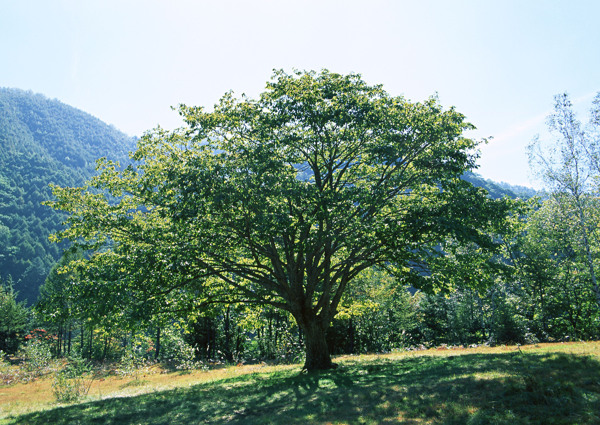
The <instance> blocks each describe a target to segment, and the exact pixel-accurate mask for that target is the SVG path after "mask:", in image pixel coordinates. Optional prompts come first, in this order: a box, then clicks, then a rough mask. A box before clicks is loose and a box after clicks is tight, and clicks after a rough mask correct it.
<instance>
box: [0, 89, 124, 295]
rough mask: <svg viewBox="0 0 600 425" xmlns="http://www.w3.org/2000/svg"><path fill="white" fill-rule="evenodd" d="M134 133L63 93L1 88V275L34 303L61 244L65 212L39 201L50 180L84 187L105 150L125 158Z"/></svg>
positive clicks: (108, 154)
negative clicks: (56, 237) (57, 235)
mask: <svg viewBox="0 0 600 425" xmlns="http://www.w3.org/2000/svg"><path fill="white" fill-rule="evenodd" d="M134 147H135V141H134V139H132V138H130V137H128V136H126V135H125V134H123V133H121V132H120V131H118V130H116V129H115V128H114V127H112V126H109V125H107V124H105V123H103V122H102V121H100V120H99V119H97V118H95V117H93V116H91V115H89V114H87V113H85V112H83V111H80V110H78V109H75V108H73V107H71V106H68V105H65V104H64V103H61V102H59V101H58V100H51V99H48V98H46V97H44V96H42V95H40V94H34V93H32V92H26V91H23V90H18V89H9V88H0V277H1V278H2V279H4V280H6V279H7V278H8V277H9V276H10V277H11V278H12V280H13V281H14V282H15V288H16V289H17V291H19V297H20V298H21V299H26V300H27V301H28V302H30V303H31V302H33V301H35V299H36V298H37V295H38V288H39V286H40V285H41V284H42V283H43V282H44V280H45V278H46V275H47V274H48V271H49V270H50V268H51V267H52V265H53V264H54V263H55V262H56V260H58V258H60V255H61V254H62V252H61V250H62V249H61V247H59V246H57V245H56V244H53V243H50V242H49V241H48V235H49V234H50V233H52V232H54V231H56V230H57V229H58V228H59V227H60V223H61V221H62V218H61V215H60V214H59V213H57V212H55V211H53V210H52V209H51V208H49V207H45V206H43V205H41V202H42V201H45V200H48V199H50V197H51V191H50V188H49V186H48V185H49V184H50V183H54V184H57V185H60V186H80V185H82V184H83V183H84V182H85V181H86V180H87V179H88V178H89V177H91V176H92V174H93V173H94V170H95V161H96V159H97V158H100V157H104V156H105V157H108V158H110V159H114V160H119V161H125V160H127V152H128V151H130V150H132V149H133V148H134Z"/></svg>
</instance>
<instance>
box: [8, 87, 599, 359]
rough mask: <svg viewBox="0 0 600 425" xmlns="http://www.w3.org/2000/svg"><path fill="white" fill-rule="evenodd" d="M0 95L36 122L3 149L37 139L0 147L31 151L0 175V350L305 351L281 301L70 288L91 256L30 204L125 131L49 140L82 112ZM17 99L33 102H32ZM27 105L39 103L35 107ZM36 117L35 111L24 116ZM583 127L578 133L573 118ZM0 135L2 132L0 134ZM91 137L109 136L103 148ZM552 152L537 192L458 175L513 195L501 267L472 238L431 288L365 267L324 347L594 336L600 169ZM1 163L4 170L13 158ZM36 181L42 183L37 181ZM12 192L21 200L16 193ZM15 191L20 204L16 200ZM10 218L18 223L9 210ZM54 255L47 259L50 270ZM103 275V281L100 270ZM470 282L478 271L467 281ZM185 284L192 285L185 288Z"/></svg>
mask: <svg viewBox="0 0 600 425" xmlns="http://www.w3.org/2000/svg"><path fill="white" fill-rule="evenodd" d="M0 93H3V95H4V96H5V97H6V96H8V95H7V93H8V94H9V95H11V96H13V97H20V98H22V99H21V100H20V102H21V103H22V104H27V105H29V106H28V107H30V108H32V109H33V110H34V112H31V113H25V112H23V111H21V112H19V114H20V115H15V114H16V112H14V111H15V110H16V109H15V107H14V106H11V108H12V109H11V110H12V111H13V112H12V114H13V115H14V116H15V117H16V116H18V117H19V120H21V121H22V120H24V118H23V117H24V116H29V117H36V118H35V119H37V120H38V121H37V123H38V124H37V125H38V127H35V126H34V125H33V124H32V123H31V122H32V121H29V124H27V127H23V125H22V124H20V125H21V127H18V128H21V129H23V128H27V129H28V130H27V131H29V133H27V131H24V134H26V135H27V134H28V135H27V136H19V137H20V138H16V139H14V140H16V141H19V140H22V141H23V142H22V143H21V142H18V143H15V142H14V141H13V142H11V143H8V142H7V143H6V144H5V143H4V140H3V147H8V146H17V145H19V144H20V143H21V144H22V145H23V146H25V145H27V144H28V143H29V146H36V147H35V148H32V149H33V151H32V152H29V156H27V155H28V154H25V153H20V154H19V153H17V154H15V155H12V154H11V153H10V152H9V150H8V149H6V150H5V152H2V158H3V159H2V160H3V161H6V164H10V163H11V162H10V161H13V162H14V161H17V160H16V159H14V157H15V156H16V157H18V158H21V157H22V160H23V161H25V159H26V158H29V159H32V161H30V162H27V161H25V162H27V164H28V166H27V167H25V165H24V164H25V162H23V163H22V165H21V168H18V167H17V170H21V171H15V172H14V175H11V176H10V179H9V176H8V175H7V176H6V177H5V180H6V181H7V182H8V183H7V186H6V187H7V190H6V192H5V193H6V195H5V196H6V203H5V202H4V199H3V200H2V202H3V204H2V207H3V208H6V212H7V213H6V214H5V215H3V216H1V217H2V220H3V223H4V226H5V227H6V228H7V235H8V236H7V238H9V239H8V240H10V241H14V242H11V243H12V245H11V243H9V244H7V245H2V246H4V247H6V248H5V249H6V250H8V249H9V248H8V247H11V246H12V248H10V250H9V251H7V253H5V254H3V255H4V257H2V259H3V261H5V264H10V265H7V266H4V265H3V268H2V270H3V277H2V278H3V283H2V285H1V286H0V350H3V351H4V352H9V353H14V352H16V351H17V350H18V348H19V345H23V344H25V346H27V345H32V344H38V343H39V344H46V345H47V346H48V347H50V348H51V350H52V352H53V354H54V355H55V356H65V355H80V356H82V357H84V358H89V359H96V360H106V359H117V360H118V359H123V358H138V359H157V360H163V361H171V362H175V363H178V364H183V365H185V364H189V363H190V362H194V361H198V360H200V361H211V362H214V361H228V362H253V361H283V362H292V361H299V360H300V359H301V358H302V356H303V350H304V348H303V347H304V345H305V342H306V341H305V335H304V332H303V331H302V329H301V328H299V326H298V324H297V323H296V321H295V320H294V318H293V317H292V316H291V315H290V314H289V313H287V312H285V311H282V310H280V309H276V308H272V307H271V306H268V305H262V306H257V305H256V304H250V303H208V304H206V305H204V306H203V308H202V309H201V310H198V309H195V308H190V307H189V306H188V305H187V304H186V303H192V302H193V300H186V299H184V300H183V301H181V300H180V301H178V303H180V304H177V305H175V307H174V309H173V310H172V311H170V312H169V313H166V312H162V311H158V310H156V312H155V313H154V314H153V313H152V311H151V310H149V309H150V307H148V308H147V309H145V310H144V311H143V314H142V313H140V311H138V310H136V309H137V308H139V307H138V306H133V305H129V304H128V303H127V302H124V303H122V304H123V306H124V307H123V308H121V309H119V310H118V311H117V312H115V311H114V310H110V309H107V308H106V307H105V306H103V305H102V303H103V302H104V303H111V302H114V303H116V304H119V305H121V304H120V302H119V298H120V297H128V296H129V295H128V293H127V292H123V293H121V292H118V293H114V294H110V297H111V299H112V301H111V299H106V298H105V299H104V300H101V299H98V296H97V294H96V298H95V301H94V304H93V305H90V299H94V297H93V296H90V294H85V293H83V292H78V291H85V290H86V289H85V287H78V286H77V285H74V284H73V283H74V282H77V281H79V280H81V279H89V278H90V277H89V276H87V275H86V276H85V277H83V276H81V275H79V274H78V272H77V268H76V267H68V266H69V264H76V263H77V262H79V261H81V262H85V261H86V258H87V256H88V255H89V254H88V253H86V252H84V251H81V250H78V249H68V250H67V251H65V253H64V255H62V257H61V255H60V248H62V247H65V246H66V245H62V246H61V245H46V244H45V243H42V242H41V238H39V237H37V236H39V235H45V237H47V235H48V234H49V233H51V232H55V231H56V230H57V229H58V226H59V222H60V221H61V216H60V214H59V213H57V212H55V211H53V210H52V209H50V208H48V207H44V206H40V205H37V206H35V207H34V206H33V202H34V201H35V200H39V201H40V202H41V201H43V200H47V199H49V197H50V194H49V192H48V191H47V189H46V186H47V184H48V183H49V182H52V183H56V184H58V185H59V186H67V187H68V186H78V185H81V184H82V183H83V181H85V180H87V179H89V176H90V175H91V174H88V173H91V170H92V168H86V167H92V165H91V164H93V162H94V160H95V159H96V158H98V157H100V156H105V155H106V152H107V150H108V149H109V148H110V151H111V152H115V145H110V144H107V143H108V142H106V140H110V143H114V142H115V141H118V143H117V145H118V146H119V147H120V148H119V149H122V150H120V151H117V153H119V154H120V155H121V158H123V157H124V155H125V153H126V152H127V150H128V146H129V147H130V145H128V143H130V142H131V141H130V140H129V139H127V138H125V137H124V136H122V135H120V136H119V134H120V133H111V132H114V131H115V130H113V129H111V128H109V127H103V126H102V125H101V126H100V127H101V128H104V129H105V130H106V129H107V128H108V133H109V134H110V137H109V136H107V134H106V133H101V132H100V130H97V129H95V128H94V129H91V128H90V129H88V130H89V132H90V133H92V134H98V133H97V132H100V133H101V135H97V136H95V137H96V138H95V139H90V140H92V141H88V142H84V143H82V142H80V141H78V142H77V143H75V144H74V147H73V152H72V154H69V153H70V148H69V146H70V144H69V143H67V145H66V146H67V147H65V145H61V146H62V147H58V146H55V144H57V143H58V142H59V141H62V142H60V143H65V142H64V140H71V139H72V138H75V139H76V138H77V137H81V134H83V133H85V131H80V132H79V133H77V134H75V133H74V132H73V131H74V130H69V131H71V132H70V133H68V132H67V134H65V133H64V131H66V130H61V131H58V130H52V129H53V128H61V129H64V128H70V129H73V128H77V127H76V126H77V125H79V124H75V123H73V124H69V125H67V124H64V123H63V124H61V125H62V127H61V126H59V125H58V124H49V125H48V128H49V130H42V129H44V128H45V126H44V125H42V124H40V122H41V121H40V120H41V118H40V117H42V116H44V117H47V116H52V117H54V118H51V119H50V121H51V123H52V122H56V121H59V120H58V118H56V117H55V116H54V112H50V111H51V110H53V109H52V108H53V107H57V105H58V106H59V109H60V108H63V107H64V105H63V106H60V105H61V104H57V103H56V102H54V101H48V100H47V99H45V98H43V97H40V96H34V95H31V94H26V93H24V92H19V91H3V92H0ZM17 95H18V96H17ZM23 99H33V100H29V101H27V102H29V103H27V102H26V101H25V100H23ZM3 102H4V103H2V105H4V106H3V107H5V108H8V106H6V105H8V101H6V100H4V101H3ZM569 107H570V104H569V103H568V99H567V100H566V101H565V100H564V99H563V103H562V104H559V103H558V100H557V105H556V108H557V114H559V113H565V112H568V111H569ZM36 108H38V109H40V108H41V110H42V111H45V112H39V113H38V112H35V110H36ZM561 108H562V109H561ZM64 109H65V110H66V111H68V112H69V113H70V114H71V116H72V119H73V120H74V122H78V121H80V120H81V119H82V118H85V119H87V120H92V121H94V119H93V118H91V117H89V116H87V115H85V114H82V115H78V114H79V113H78V112H77V113H75V112H73V110H72V109H70V108H68V107H64ZM23 110H25V108H24V109H23ZM63 113H65V112H63ZM35 119H34V118H30V120H33V121H35ZM573 119H574V117H573ZM21 121H20V122H21ZM7 122H8V121H1V122H0V124H1V125H5V126H7V125H8V124H6V123H7ZM13 122H16V119H13ZM94 122H95V121H94ZM574 123H576V121H571V122H563V121H560V122H557V121H554V125H555V130H557V132H558V133H559V135H560V133H561V129H564V128H565V126H568V125H571V128H572V126H573V125H574ZM90 125H92V124H90ZM561 126H562V127H561ZM32 128H38V130H36V131H37V132H32V130H31V129H32ZM578 128H579V130H580V131H583V130H581V128H582V127H578ZM15 131H16V130H11V131H6V132H5V133H4V134H13V133H15ZM41 134H45V135H44V136H41ZM47 134H50V136H48V135H47ZM0 137H3V136H2V133H0ZM40 137H42V139H43V140H52V143H50V142H48V143H47V147H46V148H44V149H42V147H43V146H44V144H43V143H42V144H35V145H34V144H32V140H37V139H38V138H40ZM44 137H46V139H44ZM586 137H587V136H586ZM584 139H585V138H582V139H581V140H582V141H583V140H584ZM94 140H95V142H94ZM586 140H588V141H589V140H590V139H586ZM98 145H102V146H104V148H102V149H104V150H102V149H101V148H99V147H98ZM50 146H54V147H52V148H51V147H50ZM90 146H94V148H93V149H92V148H90ZM537 148H539V146H537V145H535V144H532V147H531V152H532V158H533V159H535V158H539V156H536V155H538V154H539V153H540V152H539V149H538V150H536V149H537ZM13 150H14V148H13ZM103 152H104V154H102V153H103ZM35 158H38V159H37V160H39V159H40V158H43V159H44V160H45V161H49V162H48V163H52V164H62V165H61V167H64V169H65V170H71V171H68V172H67V171H65V176H62V177H60V178H59V176H58V174H60V173H62V171H61V170H63V168H58V165H53V166H51V167H48V170H52V169H55V170H58V171H56V173H57V175H56V176H52V175H50V176H48V173H49V171H44V174H43V176H39V177H36V178H34V177H32V176H31V174H27V173H31V172H32V170H34V169H35V170H38V171H39V170H40V169H41V168H35V167H32V165H31V164H36V162H35V161H36V159H35ZM117 159H119V158H117ZM73 161H74V162H73ZM556 161H558V162H554V163H550V162H546V163H545V165H544V164H542V166H541V167H540V168H539V169H540V170H541V174H543V176H542V178H546V179H550V180H548V181H549V183H551V184H548V186H549V189H550V191H549V192H545V193H536V192H535V191H533V190H531V189H528V188H523V187H512V186H510V185H506V184H503V185H498V184H495V183H493V182H490V181H488V180H485V179H482V178H481V177H479V176H477V175H476V174H473V173H472V172H466V173H464V174H463V179H464V180H466V181H468V182H470V183H472V184H473V185H476V186H479V187H483V188H484V189H486V191H487V193H488V196H490V197H491V198H494V199H500V198H502V197H510V198H511V199H513V200H512V201H510V202H509V203H510V205H511V213H510V217H509V219H508V221H507V223H506V226H503V229H502V233H501V234H494V235H493V237H494V239H495V242H496V243H497V245H498V246H499V247H500V248H499V249H498V250H497V251H496V252H495V254H494V257H495V258H494V264H495V265H496V266H495V267H489V266H488V265H487V264H484V263H478V261H481V260H480V254H481V252H480V251H481V249H480V247H479V246H477V244H465V245H461V246H456V247H453V249H452V251H451V252H450V251H449V252H448V255H447V256H446V257H445V263H444V264H443V265H442V266H440V267H442V268H445V269H444V270H442V271H440V273H442V272H443V276H444V278H445V279H446V283H445V284H444V285H443V286H442V287H436V288H433V290H417V289H415V288H414V287H412V286H410V285H401V284H399V283H398V279H397V278H396V277H394V276H393V275H392V274H391V273H390V272H389V271H388V270H386V269H385V267H379V266H374V267H370V268H367V269H366V270H364V271H362V272H361V273H360V274H359V275H358V276H357V277H356V278H355V282H354V284H353V285H352V286H351V287H350V288H349V289H348V290H347V295H346V296H345V297H344V299H343V301H342V302H341V303H340V305H339V307H338V309H337V311H338V312H337V315H336V316H335V317H334V319H333V321H332V324H331V327H330V328H329V329H328V331H327V345H328V347H329V352H330V353H332V354H343V353H367V352H386V351H392V350H399V349H413V348H419V347H432V346H440V345H444V344H445V345H465V346H468V345H472V344H514V343H521V344H523V343H534V342H543V341H565V340H587V339H597V338H598V336H599V334H600V311H599V301H598V294H597V284H596V281H595V279H596V276H595V273H596V263H597V258H598V253H599V252H600V239H599V238H598V236H599V235H598V220H599V219H598V200H597V196H596V194H597V192H596V189H594V187H595V186H594V183H593V181H594V179H595V177H594V176H598V175H600V173H598V174H594V169H593V168H594V165H593V163H592V164H591V166H586V168H585V172H584V170H583V169H580V170H575V171H572V170H571V171H570V173H571V174H568V173H567V169H568V167H572V162H569V160H568V158H567V159H565V158H563V159H562V163H561V158H557V159H556ZM557 164H558V165H557ZM75 166H76V167H75ZM543 166H546V168H544V167H543ZM582 166H583V165H582ZM78 167H79V168H78ZM552 167H554V168H552ZM3 170H4V172H5V173H7V174H8V173H9V172H8V171H7V170H9V168H6V167H5V168H3ZM25 170H26V171H25ZM559 171H560V172H559ZM11 172H12V171H11ZM26 172H27V173H26ZM19 173H21V174H19ZM561 173H562V174H561ZM586 173H587V174H586ZM575 175H578V176H580V177H583V176H584V175H585V176H588V177H589V181H586V182H583V183H582V182H578V183H576V184H573V182H572V181H571V180H572V179H573V178H574V177H573V176H575ZM26 177H27V178H29V179H30V180H35V181H37V182H39V185H40V188H39V189H38V192H39V193H37V194H36V195H35V197H34V196H33V195H32V196H31V197H30V198H27V201H25V198H26V197H27V196H29V195H25V194H26V193H29V192H28V190H29V189H30V188H32V189H33V188H35V187H36V186H31V184H32V183H29V180H27V183H23V182H24V181H25V178H26ZM18 179H20V180H18ZM45 179H49V180H45ZM552 179H554V180H552ZM569 179H571V180H569ZM42 181H43V182H44V183H45V185H43V187H44V189H43V190H42V183H41V182H42ZM19 182H20V183H19ZM565 182H566V183H565ZM563 183H565V184H563ZM19 184H20V185H19ZM569 184H570V185H571V186H569ZM570 188H571V189H570ZM9 189H10V190H9ZM3 193H4V192H3ZM18 193H20V196H21V198H18V197H17V194H18ZM535 195H539V196H535ZM3 196H4V195H3ZM38 198H39V199H38ZM19 199H22V203H24V204H26V205H27V207H25V206H21V207H19V205H20V204H19V202H21V201H20V200H19ZM29 204H31V205H29ZM19 208H21V209H19ZM22 211H27V212H28V214H33V213H34V212H35V214H37V212H38V211H41V213H40V214H41V215H40V216H38V215H35V217H36V218H35V219H31V220H30V219H28V218H27V217H28V216H27V215H26V214H24V213H22V214H23V216H24V217H21V215H19V214H20V213H21V212H22ZM43 214H46V215H47V217H48V218H47V220H46V221H44V220H43V219H41V218H38V217H43ZM4 217H7V218H6V219H5V218H4ZM11 217H12V218H11ZM15 217H19V218H15ZM9 218H11V220H13V221H10V222H9V221H8V219H9ZM4 220H6V221H4ZM15 220H17V221H15ZM18 220H21V221H22V222H26V221H28V220H29V223H28V226H29V227H27V226H26V227H23V229H30V223H31V221H33V222H36V223H42V224H44V223H45V224H44V225H42V224H38V225H37V227H36V228H35V230H26V231H24V232H20V231H19V230H18V227H14V226H13V225H9V223H17V222H18ZM36 220H38V221H36ZM0 230H1V229H0ZM13 234H14V235H17V234H21V235H29V237H28V239H31V240H32V241H35V242H28V243H29V245H31V247H32V249H26V248H18V249H21V251H17V247H20V246H25V245H26V244H25V243H21V242H19V244H20V245H19V244H18V243H17V242H18V241H17V239H16V238H17V236H14V237H13ZM34 235H35V236H36V238H34ZM0 237H2V235H0ZM24 237H25V236H23V238H24ZM46 247H48V248H46ZM19 253H20V254H19ZM40 256H41V258H40ZM59 258H60V261H58V262H57V260H58V259H59ZM16 259H19V260H18V261H21V262H22V263H23V264H21V263H19V262H18V261H17V260H16ZM36 259H39V260H36ZM9 261H12V263H10V262H9ZM35 261H41V263H42V265H41V266H40V267H39V272H38V275H37V276H38V279H45V284H44V285H43V286H42V287H41V291H40V296H39V299H38V300H37V303H36V305H35V307H33V308H31V309H30V308H29V307H27V306H26V305H25V304H24V303H23V302H19V300H18V298H17V293H18V292H22V291H23V290H25V292H27V289H25V288H26V287H24V286H23V285H22V284H21V285H18V284H17V285H16V284H15V280H16V279H18V281H17V282H18V283H23V282H28V283H27V284H28V285H32V286H31V288H34V287H35V285H36V283H33V282H39V280H37V281H35V280H34V279H33V278H32V277H30V275H28V274H27V273H26V270H28V268H27V267H25V266H28V267H29V266H31V264H33V263H34V262H35ZM25 263H27V264H25ZM30 263H31V264H30ZM14 264H20V265H19V266H17V265H14ZM51 266H53V267H52V270H51V271H49V272H48V270H49V268H50V267H51ZM10 267H13V269H11V268H10ZM18 267H21V268H18ZM31 267H33V266H31ZM118 273H119V270H111V274H112V275H118ZM98 276H99V275H98ZM448 276H449V277H448ZM15 277H16V279H15ZM99 278H101V279H106V277H105V276H104V275H102V277H99ZM469 280H472V281H473V282H475V281H476V282H477V283H476V284H470V283H469V282H468V281H469ZM594 285H596V286H594ZM30 291H31V292H30V293H28V295H29V296H28V298H29V299H30V300H31V296H32V294H33V291H34V290H33V289H31V290H30ZM189 295H190V294H189V293H187V294H186V295H185V296H189ZM167 301H169V300H168V299H167Z"/></svg>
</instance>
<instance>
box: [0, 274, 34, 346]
mask: <svg viewBox="0 0 600 425" xmlns="http://www.w3.org/2000/svg"><path fill="white" fill-rule="evenodd" d="M28 324H29V310H28V309H27V307H25V305H24V303H23V302H18V301H17V292H16V291H15V290H14V288H13V284H12V279H11V278H10V276H9V278H8V279H7V280H6V281H2V280H0V351H4V352H6V353H10V354H14V353H16V352H17V350H18V349H19V345H20V343H21V342H22V340H23V338H24V337H25V335H24V334H25V331H26V329H27V326H28Z"/></svg>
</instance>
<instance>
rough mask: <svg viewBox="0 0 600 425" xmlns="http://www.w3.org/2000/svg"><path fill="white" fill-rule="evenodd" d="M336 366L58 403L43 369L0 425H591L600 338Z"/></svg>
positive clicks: (109, 385)
mask: <svg viewBox="0 0 600 425" xmlns="http://www.w3.org/2000/svg"><path fill="white" fill-rule="evenodd" d="M336 362H337V363H338V364H339V368H338V369H336V370H331V371H325V372H319V373H313V374H306V373H301V367H300V366H299V365H292V366H260V365H258V366H241V367H238V366H231V367H224V368H219V369H213V370H210V371H194V372H191V373H185V374H184V373H180V372H170V373H165V371H164V370H161V369H160V368H158V367H155V368H154V369H150V370H147V371H146V373H144V374H140V375H139V376H137V379H135V378H131V377H125V378H120V377H116V376H105V377H104V378H101V379H98V380H97V381H95V382H94V383H93V385H92V387H91V389H90V393H89V395H88V398H87V399H86V400H84V401H83V402H80V403H79V404H73V405H69V406H61V405H57V404H56V403H55V402H54V401H53V397H52V393H51V391H50V383H49V382H50V379H49V378H48V377H46V378H42V379H38V380H37V381H35V382H30V383H28V384H17V385H13V386H10V387H0V394H2V395H0V409H1V412H2V413H0V418H3V419H0V423H3V424H13V423H27V424H44V425H47V424H54V423H57V424H71V423H103V424H109V423H119V424H121V423H123V424H139V423H143V424H146V423H147V424H162V423H169V424H188V423H192V424H193V423H212V424H220V423H243V424H272V423H273V424H286V425H291V424H301V423H302V424H304V423H316V424H338V425H339V424H386V423H387V424H391V423H405V424H488V423H496V424H511V425H518V424H598V423H600V343H599V342H593V343H569V344H540V345H538V346H523V347H515V346H510V347H494V348H490V347H477V348H470V349H463V348H443V349H433V350H423V351H416V352H395V353H390V354H387V355H364V356H342V357H338V358H337V359H336Z"/></svg>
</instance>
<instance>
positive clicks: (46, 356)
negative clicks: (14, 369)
mask: <svg viewBox="0 0 600 425" xmlns="http://www.w3.org/2000/svg"><path fill="white" fill-rule="evenodd" d="M22 352H23V355H24V357H25V359H26V361H25V367H26V369H27V371H28V372H30V373H32V374H34V375H35V376H39V375H44V374H46V373H47V372H48V371H49V370H50V367H51V366H52V363H53V360H52V349H51V346H50V343H49V342H48V341H46V340H44V339H41V338H32V339H30V340H28V341H27V342H26V343H25V345H24V346H23V348H22Z"/></svg>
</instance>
